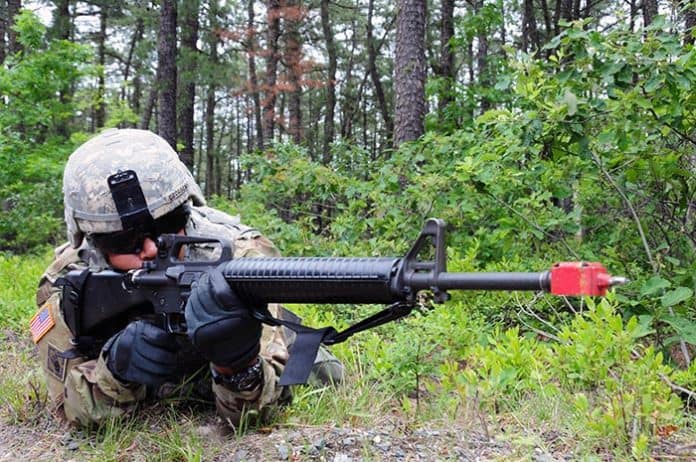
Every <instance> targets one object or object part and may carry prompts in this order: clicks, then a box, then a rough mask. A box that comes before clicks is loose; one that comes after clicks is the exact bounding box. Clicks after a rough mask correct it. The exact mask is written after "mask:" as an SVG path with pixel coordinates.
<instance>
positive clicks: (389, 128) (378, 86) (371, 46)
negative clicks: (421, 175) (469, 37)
mask: <svg viewBox="0 0 696 462" xmlns="http://www.w3.org/2000/svg"><path fill="white" fill-rule="evenodd" d="M414 1H415V2H421V0H414ZM423 1H425V0H423ZM373 10H374V0H370V1H369V2H368V7H367V53H368V61H367V69H368V72H369V74H370V78H371V79H372V85H374V87H375V95H376V96H377V102H378V103H379V110H380V112H381V113H382V119H384V127H385V130H386V138H387V143H388V142H389V140H391V139H393V136H394V121H393V120H392V116H391V111H390V110H389V107H388V105H387V98H386V97H385V96H384V89H383V88H382V81H381V79H380V76H379V73H378V72H377V50H376V48H375V43H374V42H375V41H374V37H373V26H372V13H373ZM423 16H425V6H423ZM398 17H399V16H397V31H396V35H397V45H396V49H397V57H398V50H399V41H398V40H399V39H398V37H399V20H398ZM422 21H423V23H424V24H425V17H423V18H422ZM406 40H408V39H406ZM424 41H425V27H424V28H423V34H422V39H421V44H420V47H421V49H422V51H423V60H425V43H424ZM397 63H398V61H397ZM423 72H425V69H423ZM397 117H398V114H397Z"/></svg>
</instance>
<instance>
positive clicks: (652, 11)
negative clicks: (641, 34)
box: [643, 0, 657, 27]
mask: <svg viewBox="0 0 696 462" xmlns="http://www.w3.org/2000/svg"><path fill="white" fill-rule="evenodd" d="M655 16H657V0H643V24H645V26H646V27H647V26H649V25H650V24H651V23H652V22H653V19H655Z"/></svg>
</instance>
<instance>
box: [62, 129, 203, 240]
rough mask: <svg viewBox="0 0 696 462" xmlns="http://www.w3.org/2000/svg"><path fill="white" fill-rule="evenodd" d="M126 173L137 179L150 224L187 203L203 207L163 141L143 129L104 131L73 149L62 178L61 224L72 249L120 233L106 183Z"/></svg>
mask: <svg viewBox="0 0 696 462" xmlns="http://www.w3.org/2000/svg"><path fill="white" fill-rule="evenodd" d="M127 170H133V171H134V172H135V173H136V174H137V178H138V180H139V182H140V188H141V189H142V192H143V196H144V197H145V202H146V203H147V208H148V209H149V212H150V214H151V215H152V218H154V219H156V218H159V217H161V216H162V215H165V214H166V213H169V212H170V211H172V210H174V209H175V208H176V207H178V206H180V205H181V204H183V203H185V202H186V201H188V200H189V199H191V200H192V201H193V204H194V205H205V199H204V198H203V193H202V192H201V189H200V188H199V187H198V185H197V184H196V182H195V180H194V179H193V176H192V175H191V172H189V170H188V169H187V168H186V166H185V165H184V164H183V163H182V162H181V161H180V160H179V157H178V156H177V154H176V152H174V150H173V149H172V148H171V147H170V146H169V144H168V143H167V142H166V141H165V140H164V139H162V138H161V137H159V136H157V135H156V134H154V133H152V132H149V131H146V130H135V129H121V130H119V129H111V130H106V131H104V132H102V133H101V134H100V135H98V136H95V137H94V138H92V139H90V140H89V141H87V142H86V143H84V144H83V145H82V146H80V147H79V148H77V150H76V151H75V152H73V153H72V154H71V155H70V158H69V159H68V163H67V165H66V166H65V171H64V173H63V201H64V204H65V223H66V225H67V228H68V238H69V239H70V244H71V245H72V246H73V247H79V246H80V244H81V243H82V238H83V237H84V236H85V234H89V233H111V232H115V231H121V230H122V229H123V225H122V222H121V217H120V216H119V213H118V211H117V209H116V204H115V203H114V200H113V198H112V195H111V191H110V189H109V185H108V183H107V178H108V177H110V176H111V175H113V174H115V173H119V172H123V171H127Z"/></svg>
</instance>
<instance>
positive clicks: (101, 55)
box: [92, 5, 108, 131]
mask: <svg viewBox="0 0 696 462" xmlns="http://www.w3.org/2000/svg"><path fill="white" fill-rule="evenodd" d="M107 9H108V7H107V6H106V5H102V6H101V7H100V8H99V34H98V35H97V62H98V63H99V70H98V72H99V73H98V75H97V105H96V107H95V108H94V127H93V129H92V131H96V130H97V129H100V128H102V127H103V126H104V122H105V121H106V103H105V101H104V98H106V77H105V75H104V73H105V72H106V69H105V65H106V22H107V20H108V10H107Z"/></svg>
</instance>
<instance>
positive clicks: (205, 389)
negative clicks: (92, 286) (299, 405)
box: [31, 129, 343, 425]
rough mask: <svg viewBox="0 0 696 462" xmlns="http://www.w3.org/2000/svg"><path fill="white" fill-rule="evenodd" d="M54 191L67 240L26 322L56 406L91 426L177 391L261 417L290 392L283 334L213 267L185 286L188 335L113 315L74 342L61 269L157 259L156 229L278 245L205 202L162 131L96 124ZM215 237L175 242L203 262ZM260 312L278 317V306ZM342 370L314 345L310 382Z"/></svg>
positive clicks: (246, 244)
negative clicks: (60, 197)
mask: <svg viewBox="0 0 696 462" xmlns="http://www.w3.org/2000/svg"><path fill="white" fill-rule="evenodd" d="M126 177H128V178H131V179H132V178H135V180H132V181H130V182H125V183H127V186H126V188H127V189H128V190H127V191H124V189H123V184H125V183H124V182H123V181H122V180H123V179H124V178H126ZM63 194H64V205H65V221H66V225H67V230H68V237H69V242H68V243H66V244H64V245H63V246H61V247H59V248H57V249H56V259H55V261H54V262H53V263H52V264H51V265H50V266H49V267H48V269H47V270H46V272H45V273H44V274H43V276H42V278H41V281H40V283H39V289H38V292H37V304H38V306H39V311H38V312H37V314H36V315H35V316H34V318H33V319H32V321H31V334H32V337H33V340H34V342H35V343H36V344H37V346H38V350H39V359H40V361H41V366H42V368H43V371H44V373H45V376H46V380H47V384H48V391H49V396H50V399H51V403H52V405H53V408H54V409H55V411H56V413H57V414H58V415H60V416H62V417H64V418H66V419H67V420H68V421H70V422H74V423H79V424H83V425H89V424H92V423H98V422H100V421H103V420H104V419H106V418H109V417H112V416H120V415H124V414H126V413H129V412H131V411H132V410H133V409H134V408H135V406H136V404H137V403H139V402H142V401H143V400H146V399H159V398H164V397H170V396H173V395H177V394H178V395H185V396H193V397H195V398H198V399H200V398H204V399H209V400H210V401H211V402H212V401H213V400H214V401H215V404H216V407H217V410H218V412H219V413H220V414H221V415H222V416H224V417H227V418H229V419H230V421H231V422H232V423H233V424H234V425H236V424H237V423H238V422H239V420H240V418H241V416H242V414H243V413H251V414H256V415H258V416H259V417H261V418H263V417H266V416H268V414H269V412H271V411H272V410H273V409H274V408H275V407H276V406H278V405H280V404H283V403H286V402H288V401H289V399H290V396H291V395H290V391H289V390H288V389H287V387H282V386H280V385H279V383H278V379H279V377H280V375H281V373H282V371H283V368H284V366H285V363H286V361H287V358H288V344H289V341H291V340H292V338H291V335H290V332H289V331H287V330H285V329H283V328H281V327H270V326H262V325H261V323H260V322H259V321H258V320H256V319H254V318H252V317H251V316H250V315H249V311H248V309H247V307H246V306H245V305H244V303H243V302H242V301H241V300H240V299H238V297H237V296H236V294H235V293H234V291H233V290H232V289H230V287H229V285H228V284H226V283H225V281H224V279H223V278H222V275H221V273H220V272H219V271H211V272H209V273H207V274H205V275H204V276H202V277H201V279H200V281H199V282H198V284H196V285H195V286H194V288H193V289H192V291H191V295H190V297H189V300H188V302H187V304H186V310H185V317H186V324H187V329H188V330H187V334H188V336H186V337H184V336H175V335H172V334H169V333H167V332H166V331H165V330H163V329H162V328H161V327H159V326H158V325H157V324H156V323H154V322H153V319H151V318H150V317H148V316H147V315H141V316H139V317H137V318H136V319H125V320H122V319H117V320H114V325H113V332H112V333H111V335H110V337H108V338H105V339H104V340H105V341H104V340H100V339H94V340H93V344H91V345H84V344H81V345H80V348H75V344H74V343H75V341H74V339H73V335H72V333H71V332H70V330H69V328H68V327H67V325H66V323H65V321H64V319H63V315H62V313H61V293H60V291H59V290H58V289H57V288H56V287H55V286H54V283H55V282H56V280H57V279H58V278H59V277H60V276H61V275H63V274H65V273H66V272H67V271H70V270H73V269H81V268H90V269H92V270H97V271H98V270H101V269H107V268H110V269H114V270H119V271H127V270H131V269H135V268H139V267H141V265H142V264H143V262H146V261H148V260H151V259H153V258H154V256H155V255H156V251H157V248H156V245H155V241H156V238H157V236H158V235H160V234H164V233H179V234H186V235H190V236H212V237H216V238H220V239H226V240H229V241H231V242H232V243H233V244H234V257H235V258H242V257H249V256H277V255H278V254H279V252H278V250H277V249H276V247H275V246H274V245H273V244H272V243H271V242H270V241H269V240H268V239H267V238H266V237H264V236H263V235H262V234H261V233H259V232H258V231H257V230H255V229H253V228H250V227H248V226H245V225H243V224H241V223H240V222H239V218H238V217H232V216H230V215H227V214H225V213H222V212H220V211H217V210H215V209H212V208H209V207H206V206H205V199H204V197H203V194H202V193H201V190H200V188H199V187H198V186H197V185H196V183H195V181H194V179H193V177H192V175H191V173H190V172H189V171H188V169H187V168H186V166H184V164H183V163H181V162H180V161H179V159H178V157H177V155H176V153H175V152H174V151H173V150H172V148H171V147H170V146H169V145H168V144H167V142H166V141H164V140H163V139H162V138H160V137H159V136H157V135H155V134H153V133H151V132H148V131H144V130H134V129H124V130H116V129H113V130H108V131H105V132H103V133H102V134H100V135H98V136H96V137H94V138H92V139H91V140H89V141H88V142H86V143H85V144H83V145H82V146H80V147H79V148H78V149H77V150H76V151H75V152H74V153H73V154H72V155H71V156H70V158H69V160H68V163H67V165H66V167H65V172H64V177H63ZM217 247H219V246H217ZM217 247H216V246H210V247H206V246H196V247H195V248H186V249H182V254H181V255H180V258H183V259H194V260H200V259H206V260H211V259H214V258H215V252H217V251H219V249H218V248H217ZM85 309H89V307H85ZM269 311H271V313H272V314H273V315H274V316H276V317H278V316H283V308H282V307H279V306H277V305H271V306H269ZM83 341H84V340H83ZM90 351H91V352H90ZM342 374H343V368H342V365H341V364H340V363H339V362H338V361H337V360H336V359H335V358H334V357H332V356H331V355H330V354H329V353H328V352H327V351H326V350H323V349H322V350H320V352H319V355H318V358H317V361H316V362H315V365H314V368H313V377H312V380H313V381H314V382H315V383H317V382H319V383H328V382H339V381H340V380H341V379H342Z"/></svg>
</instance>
